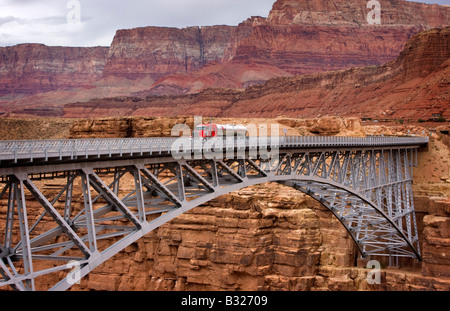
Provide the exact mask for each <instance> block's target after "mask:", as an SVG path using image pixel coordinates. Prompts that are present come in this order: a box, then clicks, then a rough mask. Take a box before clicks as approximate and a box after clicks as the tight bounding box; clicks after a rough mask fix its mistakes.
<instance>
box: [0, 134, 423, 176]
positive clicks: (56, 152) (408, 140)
mask: <svg viewBox="0 0 450 311" xmlns="http://www.w3.org/2000/svg"><path fill="white" fill-rule="evenodd" d="M177 139H179V138H174V137H168V138H163V137H158V138H123V139H66V140H42V141H39V140H34V141H31V140H30V141H25V140H24V141H2V142H0V169H1V168H2V167H10V166H18V165H20V164H28V165H29V164H31V163H33V164H39V163H42V162H45V163H48V162H49V161H52V162H54V161H68V160H69V161H73V160H75V161H77V162H80V161H83V159H91V160H92V158H94V159H95V158H98V159H111V158H118V157H123V156H124V155H127V157H130V156H131V157H133V156H134V157H139V156H153V155H158V156H161V155H170V154H171V152H170V151H171V147H172V145H173V143H174V142H175V141H176V140H177ZM188 141H189V143H191V144H192V147H191V150H192V152H194V151H195V150H197V149H199V148H201V143H200V144H199V142H198V141H197V140H195V139H188ZM428 141H429V138H428V137H379V136H377V137H375V136H373V137H322V136H288V137H284V136H281V137H277V138H271V137H264V138H262V137H259V139H258V138H249V137H245V138H236V139H233V138H232V139H231V140H228V139H224V141H223V147H224V149H225V148H227V149H228V148H232V149H238V148H243V147H244V148H246V149H248V148H252V147H254V146H255V145H258V146H260V147H261V146H264V145H266V146H268V147H277V148H280V149H285V148H345V147H352V148H358V147H366V148H368V147H391V146H413V145H423V144H427V143H428ZM0 174H1V171H0Z"/></svg>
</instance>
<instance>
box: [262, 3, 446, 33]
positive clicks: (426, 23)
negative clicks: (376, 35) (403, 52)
mask: <svg viewBox="0 0 450 311" xmlns="http://www.w3.org/2000/svg"><path fill="white" fill-rule="evenodd" d="M367 3H368V1H366V0H354V1H345V0H335V1H326V0H315V1H302V0H277V1H276V2H275V4H274V5H273V8H272V10H271V11H270V14H269V17H268V18H267V20H268V22H269V23H271V24H274V25H292V24H302V25H315V26H317V25H354V24H358V25H361V26H367V25H368V23H367V14H368V12H369V11H370V9H367ZM380 5H381V24H382V25H395V26H397V25H413V26H416V27H419V28H422V30H424V29H430V28H440V27H445V26H447V25H448V20H449V19H450V8H448V7H442V6H441V7H439V6H437V5H427V4H424V3H416V2H408V1H404V0H393V1H380Z"/></svg>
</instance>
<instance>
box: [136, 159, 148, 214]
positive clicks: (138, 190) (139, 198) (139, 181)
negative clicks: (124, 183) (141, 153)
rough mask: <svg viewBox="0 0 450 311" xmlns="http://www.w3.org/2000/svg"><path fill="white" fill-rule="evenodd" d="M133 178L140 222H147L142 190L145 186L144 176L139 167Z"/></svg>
mask: <svg viewBox="0 0 450 311" xmlns="http://www.w3.org/2000/svg"><path fill="white" fill-rule="evenodd" d="M133 176H134V187H135V190H136V204H137V209H138V217H139V220H140V221H142V222H145V221H146V217H145V201H144V191H143V189H142V186H143V184H142V176H141V170H140V169H139V167H137V166H135V167H134V169H133Z"/></svg>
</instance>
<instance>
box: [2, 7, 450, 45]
mask: <svg viewBox="0 0 450 311" xmlns="http://www.w3.org/2000/svg"><path fill="white" fill-rule="evenodd" d="M69 1H71V2H77V1H78V2H79V4H80V21H81V23H80V24H79V25H70V24H69V23H68V22H67V15H68V14H70V13H73V11H72V10H73V9H74V8H73V7H69V8H68V7H67V4H68V3H69ZM448 1H449V0H426V1H424V2H430V3H440V4H444V2H445V3H448ZM274 2H275V0H95V1H92V0H1V3H0V46H6V45H14V44H18V43H29V42H32V43H43V44H47V45H64V46H97V45H103V46H108V45H110V43H111V41H112V40H113V38H114V34H115V32H116V31H117V30H118V29H128V28H135V27H145V26H164V27H178V28H183V27H187V26H207V25H237V24H239V23H240V22H242V21H244V20H246V19H247V18H249V17H250V16H267V15H268V13H269V11H270V9H271V8H272V5H273V3H274ZM71 17H73V15H71Z"/></svg>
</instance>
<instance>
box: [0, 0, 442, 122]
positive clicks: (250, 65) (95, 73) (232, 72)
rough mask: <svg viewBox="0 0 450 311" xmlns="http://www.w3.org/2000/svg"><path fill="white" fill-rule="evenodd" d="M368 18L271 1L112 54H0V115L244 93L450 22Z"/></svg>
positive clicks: (149, 35)
mask: <svg viewBox="0 0 450 311" xmlns="http://www.w3.org/2000/svg"><path fill="white" fill-rule="evenodd" d="M369 11H370V9H368V8H367V1H365V0H358V1H333V2H332V3H331V2H329V1H325V0H315V1H300V0H295V1H293V0H290V1H287V0H278V1H276V2H275V3H274V6H273V9H272V10H271V11H270V13H269V15H268V18H263V17H252V18H249V19H248V20H246V21H244V22H242V23H241V24H239V25H237V26H208V27H189V28H184V29H178V28H164V27H143V28H135V29H128V30H119V31H117V33H116V35H115V37H114V40H113V42H112V44H111V46H110V47H96V48H63V47H47V46H43V45H36V44H24V45H17V46H13V47H5V48H1V49H0V56H1V57H0V95H8V96H3V97H0V106H1V107H0V112H1V111H4V112H8V111H9V112H11V111H15V110H18V111H16V113H19V110H21V111H22V112H25V114H33V113H35V112H36V111H37V110H33V109H31V110H30V111H24V110H25V109H26V108H27V106H30V105H32V106H33V108H39V107H53V106H58V108H60V107H61V105H62V104H64V103H73V102H74V101H77V99H76V98H80V99H82V100H83V101H86V100H89V99H92V98H103V97H105V96H108V95H104V94H110V95H111V96H116V94H121V96H122V95H131V93H139V95H140V96H145V95H180V94H186V93H197V92H200V91H202V90H205V89H207V88H211V87H214V88H234V89H236V88H237V89H241V88H247V87H249V86H252V85H260V84H263V83H264V82H265V81H267V80H269V79H271V78H279V77H286V76H292V75H300V74H311V73H317V72H324V71H329V70H342V69H348V68H351V67H360V66H368V65H381V64H384V63H386V62H389V61H391V60H394V59H395V58H396V57H398V55H399V53H400V52H401V51H402V49H403V47H404V44H405V43H406V42H407V40H408V39H410V38H411V37H412V36H414V35H415V34H417V33H418V32H420V31H423V30H428V29H431V28H436V27H437V28H441V27H445V26H448V21H449V20H450V7H447V6H438V5H426V4H418V3H411V2H407V1H403V0H396V1H386V2H383V3H382V22H381V24H380V25H369V24H368V22H367V20H366V17H367V13H368V12H369ZM68 90H72V93H69V92H68ZM108 90H109V91H110V92H109V93H108ZM113 90H114V91H113ZM50 91H51V92H50ZM37 93H43V94H39V95H34V96H33V94H37ZM12 94H16V95H15V96H11V95H12ZM24 94H25V95H30V94H31V96H26V97H24V96H23V95H24ZM117 96H119V95H117ZM28 108H30V107H28ZM46 113H51V112H50V111H48V110H46V111H43V112H42V113H41V114H44V115H45V114H46ZM54 115H58V113H56V114H55V113H54Z"/></svg>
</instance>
